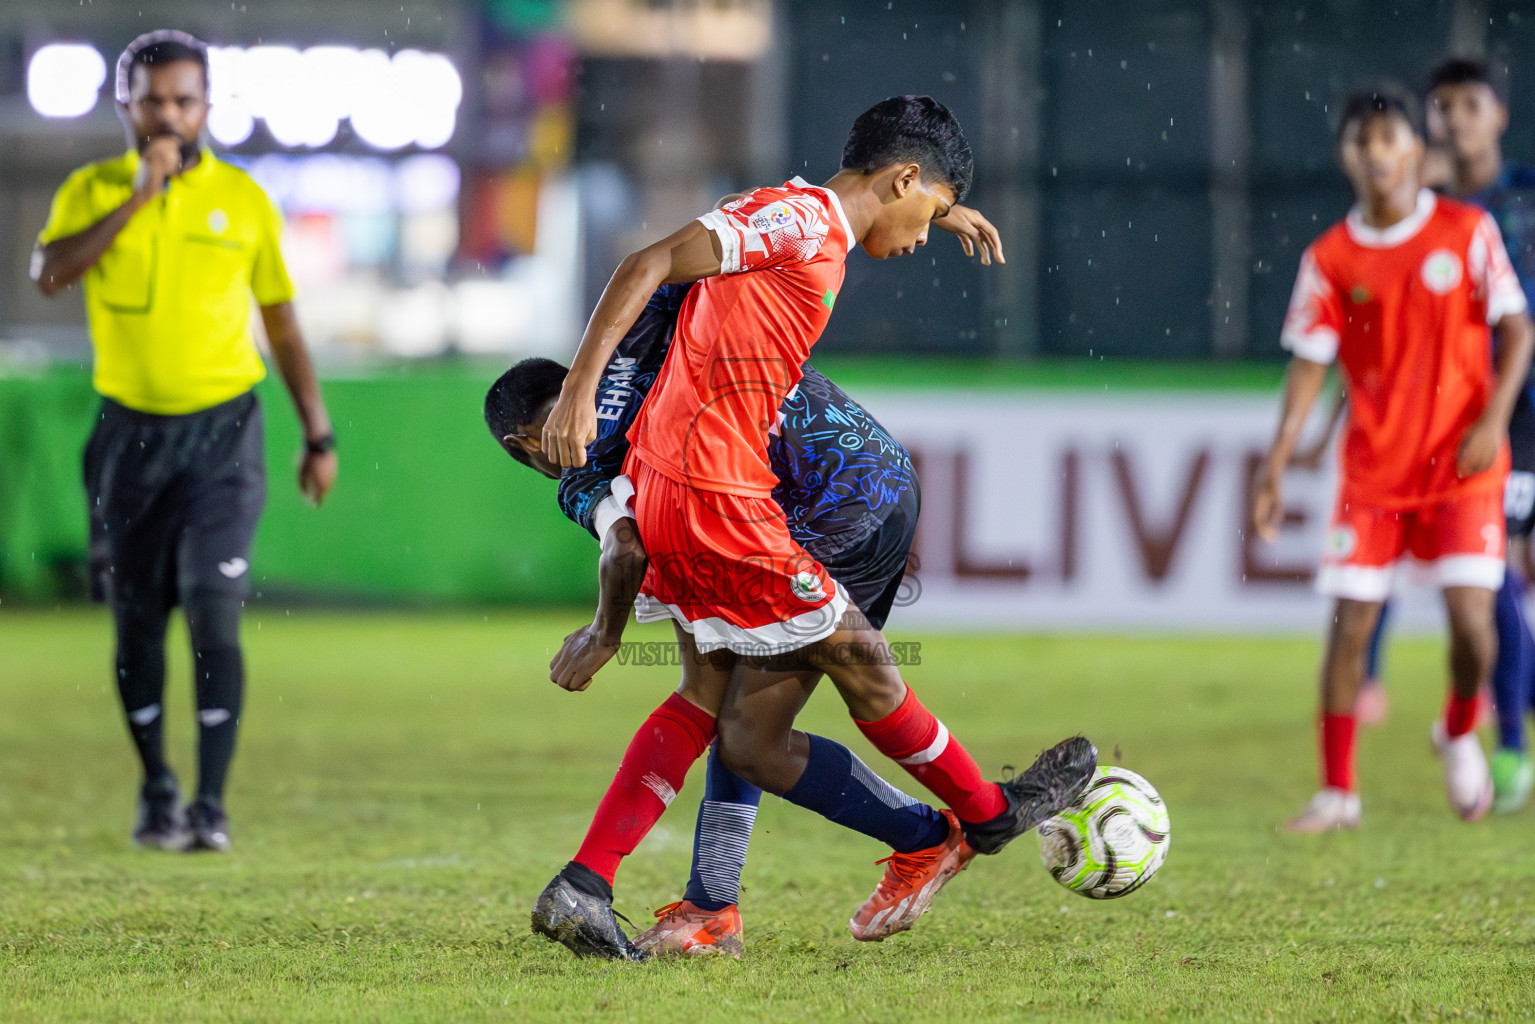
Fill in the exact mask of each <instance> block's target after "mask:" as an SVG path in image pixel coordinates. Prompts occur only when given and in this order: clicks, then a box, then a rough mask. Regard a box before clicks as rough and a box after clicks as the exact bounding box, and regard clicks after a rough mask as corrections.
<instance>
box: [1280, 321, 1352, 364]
mask: <svg viewBox="0 0 1535 1024" xmlns="http://www.w3.org/2000/svg"><path fill="white" fill-rule="evenodd" d="M1279 344H1280V345H1281V346H1283V347H1284V348H1285V349H1286V350H1288V351H1289V352H1292V353H1294V354H1295V355H1297V356H1299V357H1300V358H1302V359H1304V360H1306V361H1307V362H1312V363H1321V364H1322V365H1324V366H1325V365H1327V364H1329V363H1331V362H1332V361H1333V360H1334V359H1337V358H1338V333H1337V332H1336V331H1334V330H1333V329H1332V328H1330V327H1313V328H1312V329H1311V330H1309V331H1307V332H1306V333H1304V334H1302V333H1300V332H1298V331H1285V332H1284V333H1283V334H1281V335H1280V336H1279Z"/></svg>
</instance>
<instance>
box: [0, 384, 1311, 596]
mask: <svg viewBox="0 0 1535 1024" xmlns="http://www.w3.org/2000/svg"><path fill="white" fill-rule="evenodd" d="M817 364H818V365H819V366H820V367H821V369H822V370H823V371H824V372H826V373H828V374H829V375H830V376H832V377H833V378H834V379H835V380H837V381H838V383H840V384H842V385H843V387H845V388H847V389H848V390H849V391H850V392H852V393H853V394H854V395H858V394H860V393H862V392H865V391H868V390H872V389H879V388H903V389H912V388H915V389H938V390H948V389H955V390H963V389H976V388H981V389H987V390H1019V391H1030V390H1035V391H1037V390H1057V389H1066V390H1080V391H1092V392H1096V393H1098V394H1102V393H1103V392H1104V391H1109V392H1113V391H1116V390H1118V391H1146V390H1163V389H1177V390H1185V389H1197V390H1209V391H1229V390H1252V389H1263V390H1273V389H1276V388H1277V387H1278V386H1279V382H1280V380H1281V378H1282V376H1283V373H1284V367H1283V365H1282V364H1275V363H1230V364H1212V363H1198V364H1190V363H1151V362H1146V363H1133V362H1126V361H1119V362H1117V363H1103V362H1099V361H1096V360H1095V361H1087V360H1079V361H1069V362H1067V361H1061V362H1049V361H1046V362H1036V363H1012V362H1008V363H991V362H984V361H974V360H958V359H923V358H911V357H907V358H891V359H878V360H863V359H847V360H839V359H835V358H828V359H825V360H818V361H817ZM499 368H500V367H499V364H474V363H428V364H402V365H400V366H397V367H394V368H390V369H385V370H381V371H378V372H375V373H372V374H370V375H368V376H359V377H355V378H345V377H336V376H329V377H327V378H326V379H325V381H324V388H325V399H326V403H327V405H328V406H329V408H330V412H331V416H332V418H333V419H334V420H335V424H336V435H337V438H338V440H339V444H340V449H339V453H340V459H341V475H340V477H339V479H338V480H337V482H336V488H335V490H334V491H333V492H332V493H331V497H330V499H329V500H328V501H327V502H326V503H325V507H324V508H321V509H313V508H309V507H308V506H307V505H305V504H304V502H303V501H302V499H301V498H300V497H299V493H298V486H297V483H296V480H295V473H296V467H297V462H298V450H299V430H298V422H297V420H296V419H295V417H294V415H293V410H292V406H291V405H290V403H289V402H288V397H287V395H286V394H285V393H284V391H283V389H282V385H281V383H280V382H279V381H277V380H276V379H275V378H273V379H268V380H267V381H265V382H264V383H263V384H262V385H261V387H260V389H259V391H260V394H261V398H262V401H263V403H264V405H265V409H266V423H267V468H268V477H269V479H268V501H267V512H266V516H265V518H264V519H263V520H262V524H261V531H260V533H259V534H258V535H257V538H256V550H255V558H254V562H255V566H254V569H255V582H256V589H257V590H258V591H259V592H260V593H261V594H262V597H263V599H266V600H272V599H291V598H293V597H305V598H311V599H319V600H340V601H347V602H356V601H363V602H367V601H386V602H402V601H425V602H464V601H471V602H480V601H488V602H504V603H521V604H546V603H550V604H568V603H571V602H585V601H590V600H593V599H594V597H595V593H596V583H595V581H596V553H597V547H596V544H595V543H594V542H593V541H592V539H591V538H590V537H589V536H587V534H586V533H585V532H583V531H582V530H579V529H577V528H576V527H574V526H572V525H571V524H570V523H569V522H567V521H566V520H565V519H564V518H563V517H562V516H561V515H560V514H559V511H558V509H557V508H556V506H555V503H554V488H555V484H554V482H553V481H551V480H545V479H544V478H543V477H540V476H538V475H536V474H535V473H533V472H532V471H531V470H528V469H525V468H523V467H522V466H518V465H516V464H514V463H513V462H512V461H511V459H509V458H507V457H506V456H505V455H504V454H502V452H501V451H500V449H499V448H498V447H497V446H496V445H495V443H494V442H493V441H492V440H491V438H490V435H489V434H488V433H487V431H486V430H485V425H484V421H483V420H482V419H481V414H480V409H481V402H482V401H483V398H484V394H485V388H486V387H487V386H488V385H489V383H490V381H491V380H493V379H494V378H495V376H496V374H497V373H498V372H499ZM96 403H97V399H96V397H95V395H94V394H93V393H92V391H91V387H90V379H89V375H88V374H87V373H86V372H85V371H84V370H83V369H82V368H80V367H67V368H66V367H54V368H50V369H45V370H38V371H36V372H29V373H19V374H12V375H9V376H7V375H3V374H0V601H15V600H24V601H32V602H38V601H54V600H60V599H64V598H70V597H78V596H81V595H82V594H83V593H84V590H85V555H86V516H85V496H84V491H83V487H82V484H81V481H80V451H81V449H82V448H83V447H84V444H85V438H86V435H87V434H88V433H89V432H90V426H91V420H92V415H93V413H94V410H95V408H96Z"/></svg>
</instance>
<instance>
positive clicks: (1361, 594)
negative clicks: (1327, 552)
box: [1316, 564, 1396, 601]
mask: <svg viewBox="0 0 1535 1024" xmlns="http://www.w3.org/2000/svg"><path fill="white" fill-rule="evenodd" d="M1395 579H1396V565H1395V564H1392V565H1327V564H1323V566H1322V568H1320V569H1318V570H1317V574H1316V592H1317V593H1318V594H1323V595H1325V596H1327V597H1341V598H1343V599H1344V600H1347V601H1384V600H1385V599H1386V598H1387V597H1389V596H1390V595H1391V584H1392V582H1393V581H1394V580H1395Z"/></svg>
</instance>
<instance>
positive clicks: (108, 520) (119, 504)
mask: <svg viewBox="0 0 1535 1024" xmlns="http://www.w3.org/2000/svg"><path fill="white" fill-rule="evenodd" d="M85 494H86V499H87V501H88V502H89V503H90V519H91V581H92V594H93V596H94V597H95V598H96V599H97V600H109V601H111V602H112V604H113V605H114V606H116V607H125V606H136V607H141V608H144V609H145V610H155V609H169V608H171V607H173V606H175V605H176V604H177V603H179V602H180V601H181V600H182V599H183V598H184V597H185V596H186V595H187V594H189V593H191V592H193V591H196V590H211V591H213V592H215V593H224V594H231V595H234V596H238V597H244V596H245V595H246V594H247V593H249V588H250V553H251V539H252V537H253V536H254V535H255V533H256V523H257V520H258V519H260V517H261V508H262V506H263V505H264V504H265V503H266V465H265V462H264V457H263V452H262V441H261V406H260V405H259V404H258V403H257V401H256V396H255V394H254V393H253V392H247V393H245V394H243V395H241V396H240V397H238V398H233V399H230V400H229V401H227V402H224V403H221V404H219V405H215V406H213V407H212V408H211V409H204V410H202V411H200V412H195V413H190V414H188V415H185V416H155V415H151V414H149V413H142V412H136V411H134V410H133V409H129V408H127V407H126V406H123V405H119V404H118V403H117V402H114V401H112V400H111V399H103V400H102V403H101V411H100V413H99V415H98V416H97V419H96V429H95V430H93V431H92V432H91V439H90V441H89V442H88V443H87V444H86V446H85Z"/></svg>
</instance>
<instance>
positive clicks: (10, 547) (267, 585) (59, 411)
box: [0, 366, 597, 604]
mask: <svg viewBox="0 0 1535 1024" xmlns="http://www.w3.org/2000/svg"><path fill="white" fill-rule="evenodd" d="M495 373H496V370H495V369H494V368H468V367H462V366H450V367H411V368H405V369H402V370H401V371H399V372H395V373H386V374H383V375H378V376H369V377H366V378H359V379H327V380H326V381H325V382H324V388H325V398H326V404H327V406H328V407H329V409H330V414H331V417H332V419H333V420H334V422H335V426H336V435H337V438H338V442H339V455H340V461H341V472H340V476H339V478H338V479H337V481H336V487H335V490H334V491H332V492H331V496H330V499H329V500H327V501H326V503H325V506H324V507H323V508H319V509H314V508H310V507H309V506H307V505H306V504H305V503H304V501H303V500H302V499H301V497H300V496H299V492H298V485H297V480H296V472H297V465H298V451H299V438H300V435H299V428H298V422H297V419H296V418H295V416H294V414H293V409H292V406H291V404H290V403H289V401H288V397H287V395H286V393H284V391H283V389H282V385H281V383H280V382H279V381H276V380H275V379H269V380H267V381H266V382H264V383H263V384H262V385H261V386H260V388H259V389H258V390H259V392H260V395H261V399H262V402H263V404H264V406H265V411H266V422H267V470H268V499H267V511H266V515H265V517H264V518H263V519H262V523H261V530H260V532H259V533H258V534H257V537H256V547H255V554H254V557H253V559H252V561H253V562H254V574H253V579H254V582H255V588H256V590H257V591H258V592H259V593H261V594H262V596H263V598H266V599H271V598H274V597H291V596H294V595H304V596H307V597H313V598H318V599H327V600H329V599H336V600H343V601H390V602H396V601H402V600H412V601H497V602H522V603H529V604H541V603H546V602H547V603H560V604H569V603H571V602H576V601H587V600H590V599H592V598H594V596H595V593H596V589H595V580H596V562H595V556H596V553H597V547H596V544H595V542H593V541H592V539H591V538H590V537H589V536H588V535H587V534H586V533H585V532H584V531H582V530H579V529H577V528H576V527H574V526H572V525H571V524H570V523H569V522H568V521H567V520H566V519H565V518H564V517H563V516H561V515H560V513H559V510H558V509H557V508H556V506H555V503H554V489H555V484H554V481H552V480H546V479H544V478H543V477H541V476H538V475H536V474H535V473H533V472H532V471H531V470H529V469H525V468H524V467H522V466H518V465H516V464H515V463H513V462H512V460H511V459H509V458H507V457H506V455H505V454H503V453H502V452H501V451H500V449H499V448H498V447H497V446H496V445H495V443H494V442H493V441H492V440H491V438H490V435H489V433H488V432H487V431H486V429H485V425H484V420H483V419H482V418H481V413H480V409H481V403H482V401H483V399H484V395H485V388H486V387H487V386H488V384H489V382H490V381H491V380H493V379H494V377H495ZM96 402H97V399H96V397H95V395H94V394H93V393H92V391H91V388H90V380H89V377H88V375H87V374H85V373H84V372H82V371H81V370H79V369H69V370H64V369H52V370H48V371H45V372H40V373H37V374H29V375H22V376H11V377H0V599H4V600H16V599H21V600H28V601H49V600H57V599H59V598H61V597H71V596H79V595H80V593H81V592H82V591H83V586H84V564H85V555H86V514H85V496H84V489H83V485H82V484H81V481H80V452H81V449H82V448H83V447H84V444H85V439H86V436H87V435H88V434H89V432H90V426H91V419H92V414H93V411H94V409H95V407H96Z"/></svg>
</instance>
